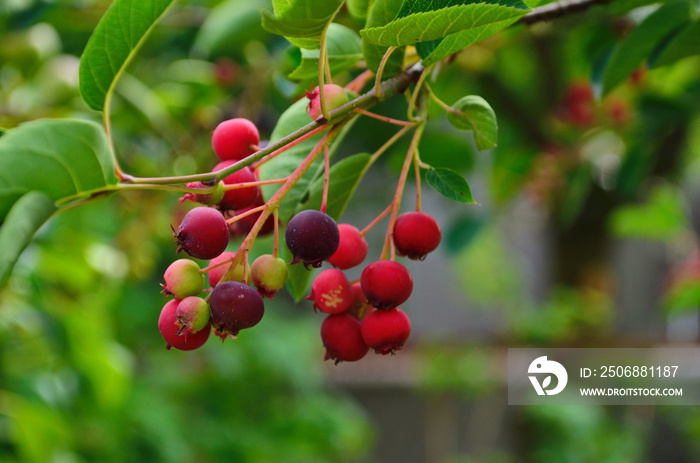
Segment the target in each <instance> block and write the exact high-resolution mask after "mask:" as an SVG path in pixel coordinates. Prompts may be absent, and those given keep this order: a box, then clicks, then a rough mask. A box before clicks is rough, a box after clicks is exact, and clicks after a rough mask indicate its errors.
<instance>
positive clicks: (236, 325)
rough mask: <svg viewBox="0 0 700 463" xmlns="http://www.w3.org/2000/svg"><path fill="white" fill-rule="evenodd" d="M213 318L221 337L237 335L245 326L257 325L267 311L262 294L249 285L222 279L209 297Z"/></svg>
mask: <svg viewBox="0 0 700 463" xmlns="http://www.w3.org/2000/svg"><path fill="white" fill-rule="evenodd" d="M209 305H210V306H211V320H212V324H213V325H214V328H215V329H216V332H217V335H218V336H220V337H221V339H226V337H227V336H230V337H235V336H237V335H238V332H239V331H240V330H242V329H245V328H251V327H253V326H255V325H257V324H258V323H259V322H260V320H262V317H263V315H264V313H265V304H264V302H263V299H262V296H260V294H258V292H257V291H256V290H255V289H254V288H251V287H250V286H248V285H244V284H243V283H239V282H237V281H222V282H221V283H219V284H218V285H216V287H215V288H214V289H213V290H212V292H211V296H210V297H209Z"/></svg>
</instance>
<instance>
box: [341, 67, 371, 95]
mask: <svg viewBox="0 0 700 463" xmlns="http://www.w3.org/2000/svg"><path fill="white" fill-rule="evenodd" d="M373 74H374V73H373V72H372V71H371V70H370V69H367V70H366V71H364V72H363V73H362V74H360V75H359V76H357V77H355V78H354V79H353V80H352V81H351V82H350V83H349V84H347V85H346V86H345V90H349V91H351V92H355V93H360V91H362V89H363V88H364V86H365V84H367V81H369V80H370V79H371V78H372V75H373Z"/></svg>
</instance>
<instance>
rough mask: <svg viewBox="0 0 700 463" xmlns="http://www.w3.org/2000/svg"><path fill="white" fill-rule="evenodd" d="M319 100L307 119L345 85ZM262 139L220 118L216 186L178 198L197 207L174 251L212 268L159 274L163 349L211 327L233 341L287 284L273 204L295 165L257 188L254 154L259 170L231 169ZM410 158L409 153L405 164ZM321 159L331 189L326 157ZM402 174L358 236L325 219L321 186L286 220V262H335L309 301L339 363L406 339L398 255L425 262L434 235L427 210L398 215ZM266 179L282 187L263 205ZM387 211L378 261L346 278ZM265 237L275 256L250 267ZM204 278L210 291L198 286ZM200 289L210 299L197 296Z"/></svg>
mask: <svg viewBox="0 0 700 463" xmlns="http://www.w3.org/2000/svg"><path fill="white" fill-rule="evenodd" d="M324 94H325V95H326V97H327V100H326V105H325V106H326V107H325V108H324V109H323V110H322V109H321V106H322V105H321V104H320V101H319V98H320V92H319V89H318V87H317V88H316V89H314V90H313V91H312V92H309V93H308V94H307V96H308V98H309V100H310V102H309V105H308V108H307V111H308V113H309V115H310V116H311V117H312V118H313V119H314V120H315V119H317V118H320V117H322V116H323V115H324V114H323V111H332V110H333V109H336V108H338V107H339V106H341V105H343V104H344V103H345V102H347V95H346V93H345V90H344V89H343V88H342V87H339V86H336V85H326V86H325V87H324ZM259 142H260V138H259V135H258V131H257V129H256V127H255V125H254V124H253V123H252V122H250V121H248V120H246V119H231V120H228V121H224V122H222V123H221V124H220V125H219V126H218V127H217V128H216V130H214V133H213V136H212V147H213V149H214V152H215V153H216V155H217V156H218V158H219V161H220V162H219V164H217V165H216V166H215V167H214V170H213V171H212V172H214V173H216V174H217V175H216V178H219V179H221V181H219V182H218V183H217V182H210V183H206V182H205V183H202V182H196V183H188V184H187V185H186V187H187V193H186V194H185V195H184V196H182V197H181V198H180V199H181V201H180V203H181V204H182V203H184V202H185V201H187V200H192V201H195V202H199V203H202V204H203V206H198V207H194V208H193V209H191V210H190V211H189V212H188V213H187V214H186V215H185V216H184V218H183V220H182V222H181V223H180V225H179V227H178V228H177V229H176V230H174V237H175V242H176V245H177V251H178V252H180V251H184V252H185V253H186V254H188V255H189V256H191V257H193V258H196V259H201V260H209V263H208V265H207V266H206V267H205V268H200V266H199V265H198V264H197V263H196V262H195V261H193V260H189V259H179V260H176V261H175V262H173V263H172V264H171V265H170V267H168V269H167V270H166V272H165V274H164V279H165V283H164V284H163V287H164V290H163V292H164V293H165V294H166V295H167V296H173V297H174V300H171V301H169V302H168V303H166V304H165V306H164V307H163V309H162V312H161V315H160V319H159V321H158V327H159V329H160V332H161V334H162V336H163V338H164V339H165V341H166V342H167V345H168V348H170V347H175V348H176V349H180V350H193V349H196V348H198V347H200V346H202V345H203V344H204V343H205V342H206V341H207V339H208V338H209V336H210V333H211V332H212V330H213V332H214V334H215V335H216V336H219V337H220V338H221V339H222V340H225V339H227V338H228V337H234V338H235V337H236V336H237V335H238V333H239V332H240V331H241V330H243V329H246V328H251V327H253V326H255V325H257V324H258V323H259V322H260V320H261V319H262V317H263V315H264V312H265V304H264V298H266V297H267V298H272V297H274V295H275V294H276V293H277V291H279V290H280V289H281V288H282V287H283V286H284V284H285V283H286V280H287V263H286V262H285V261H284V260H283V259H281V258H280V257H278V247H279V233H278V228H279V227H278V225H279V224H278V216H277V212H276V211H277V208H278V207H279V201H280V198H281V197H282V196H283V195H284V194H286V191H289V189H288V188H291V186H289V187H288V185H292V186H293V183H294V180H295V178H297V179H298V176H299V175H301V174H303V171H301V169H302V166H300V167H299V168H298V170H297V171H295V173H292V174H290V176H289V177H287V178H285V179H280V180H279V181H267V182H262V181H260V180H259V177H258V173H257V167H258V166H259V165H260V163H261V162H264V161H260V158H258V161H260V162H258V161H256V162H258V163H257V164H255V163H250V162H247V163H245V164H247V165H246V166H245V167H242V168H240V166H238V167H239V168H238V169H237V170H234V169H231V168H230V167H232V166H233V165H234V164H236V163H238V162H239V161H241V160H242V159H245V158H247V157H248V156H250V155H252V154H253V153H255V152H256V151H257V150H258V149H259V146H258V145H259ZM324 147H325V148H326V149H325V152H326V153H327V151H328V150H327V146H326V145H324V144H323V141H322V142H321V143H320V144H319V145H317V148H315V150H314V151H312V153H310V154H309V158H308V159H309V161H308V163H307V162H306V161H305V163H306V164H305V165H310V164H311V162H312V161H313V159H314V158H313V156H314V153H320V151H321V150H323V149H324ZM326 156H327V154H326ZM413 156H414V153H413V152H411V153H409V155H408V157H407V159H409V160H411V159H413ZM254 159H255V158H254ZM325 160H326V163H325V165H326V170H325V172H324V173H325V176H326V178H325V180H326V183H328V182H327V180H328V176H329V175H330V174H329V171H328V168H327V165H328V163H327V161H328V159H327V158H326V159H325ZM302 165H304V163H302ZM404 170H405V169H404ZM295 175H297V177H295ZM403 178H404V180H403V181H401V180H400V182H399V187H398V188H397V191H398V193H397V195H396V196H395V198H394V201H392V204H391V205H390V206H389V208H387V209H386V210H385V211H384V212H382V213H381V214H380V215H379V216H378V217H377V218H376V219H375V220H374V221H373V222H372V223H371V224H370V225H368V226H367V227H366V228H365V229H364V230H362V231H360V230H359V229H358V228H357V227H355V226H353V225H351V224H348V223H341V224H339V225H338V224H337V223H336V222H335V220H334V219H333V218H332V217H330V216H329V215H328V214H326V211H325V205H326V203H327V195H328V190H327V189H324V192H323V195H324V196H323V202H322V205H321V207H320V210H304V211H302V212H299V213H297V214H296V215H294V216H293V217H292V218H291V219H290V220H289V222H288V223H287V224H286V229H285V233H284V239H285V243H286V245H287V247H288V248H289V250H290V252H291V254H292V256H293V259H292V261H291V263H290V265H292V264H302V265H304V266H305V267H306V268H307V269H310V268H319V267H321V266H322V265H323V262H328V263H329V264H330V265H332V266H333V268H327V269H324V270H323V271H321V272H320V273H319V274H318V275H317V276H316V278H315V279H314V281H313V283H312V285H311V294H310V295H309V296H308V298H307V299H310V300H312V301H313V305H314V308H315V309H316V310H320V311H321V312H324V313H326V314H327V317H326V318H325V319H324V321H323V323H322V324H321V340H322V343H323V345H324V347H325V349H326V354H325V358H326V359H333V360H335V362H336V364H337V363H338V362H341V361H348V362H349V361H357V360H359V359H361V358H362V357H364V356H365V355H366V354H367V352H368V351H369V350H370V349H373V350H374V351H375V352H377V353H379V354H389V353H391V354H393V353H395V352H396V351H398V350H400V349H401V348H402V347H403V345H404V343H405V342H406V340H407V339H408V337H409V335H410V332H411V324H410V321H409V319H408V316H407V315H406V314H405V313H404V312H403V311H402V310H401V309H400V308H399V306H400V305H401V304H403V303H404V302H406V300H408V298H409V297H410V295H411V292H412V291H413V278H412V277H411V274H410V273H409V271H408V269H406V267H405V266H403V265H402V264H401V263H399V262H397V261H396V256H397V255H398V256H405V257H407V258H409V259H414V260H422V259H424V258H425V256H426V254H428V253H430V252H432V251H433V250H434V249H436V248H437V246H438V244H439V243H440V239H441V232H440V227H439V226H438V224H437V222H436V221H435V219H433V218H432V217H431V216H430V215H428V214H426V213H424V212H420V211H415V212H406V213H404V214H401V215H398V209H399V205H400V202H401V195H400V193H401V192H402V190H403V184H404V183H405V176H404V177H403ZM271 182H276V183H284V185H283V186H281V187H280V189H279V190H278V192H277V193H276V194H274V195H273V196H272V198H270V200H269V201H265V199H264V198H263V195H262V190H261V188H260V186H261V185H262V184H265V183H268V184H269V183H271ZM419 208H420V201H419V198H418V201H417V209H419ZM389 212H391V219H390V222H389V226H388V227H387V233H386V238H385V247H384V249H383V250H382V253H381V256H380V258H379V260H376V261H374V262H371V263H370V264H368V265H366V266H365V267H364V269H363V271H362V275H361V278H359V279H358V280H357V281H352V282H351V281H348V278H347V277H346V275H345V273H344V272H343V271H344V270H347V269H350V268H353V267H356V266H358V265H360V264H361V263H362V262H363V261H364V260H365V258H366V257H367V254H368V246H367V242H366V240H365V238H364V235H365V234H366V233H367V232H368V231H369V230H370V229H371V228H372V227H374V225H376V224H377V223H378V222H379V221H380V220H381V219H382V218H383V217H384V216H386V215H387V214H388V213H389ZM266 233H274V249H273V253H272V254H264V255H262V256H260V257H258V258H257V259H255V261H254V262H253V263H252V265H248V254H249V252H250V249H251V246H252V245H253V242H254V240H255V238H256V237H257V236H260V235H261V234H266ZM241 236H245V238H244V239H243V242H242V243H241V244H240V246H239V248H238V250H237V251H236V252H231V251H226V249H227V247H228V245H229V241H230V239H231V237H241ZM205 276H206V278H205ZM205 282H208V286H209V288H205ZM205 292H206V293H208V294H207V295H206V296H205V297H202V296H203V293H205Z"/></svg>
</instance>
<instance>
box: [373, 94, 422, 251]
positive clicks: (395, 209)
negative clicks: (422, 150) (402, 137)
mask: <svg viewBox="0 0 700 463" xmlns="http://www.w3.org/2000/svg"><path fill="white" fill-rule="evenodd" d="M421 93H423V92H421ZM423 129H425V123H423V122H421V123H420V124H418V126H417V127H416V131H415V132H414V133H413V137H412V138H411V144H410V146H409V147H408V152H407V153H406V159H405V160H404V162H403V167H402V168H401V173H400V174H399V182H398V184H397V185H396V193H394V199H393V200H392V201H391V205H390V208H391V216H390V217H389V225H388V226H387V229H386V236H385V238H384V246H383V247H382V253H381V257H380V259H386V256H387V253H388V252H389V250H390V249H393V247H392V246H393V243H392V235H393V232H394V224H395V223H396V217H397V216H398V213H399V208H400V207H401V198H402V197H403V191H404V188H405V187H406V179H407V178H408V171H409V169H410V167H411V165H412V163H413V158H414V154H415V152H416V150H417V149H418V143H419V142H420V139H421V136H422V135H423ZM394 257H395V256H394V251H393V250H392V260H393V259H394Z"/></svg>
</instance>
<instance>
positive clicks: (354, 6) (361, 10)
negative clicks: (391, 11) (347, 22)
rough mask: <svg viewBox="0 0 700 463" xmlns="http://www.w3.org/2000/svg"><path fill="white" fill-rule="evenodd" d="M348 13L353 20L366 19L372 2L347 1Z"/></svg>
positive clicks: (362, 0) (360, 0)
mask: <svg viewBox="0 0 700 463" xmlns="http://www.w3.org/2000/svg"><path fill="white" fill-rule="evenodd" d="M345 3H346V5H347V7H348V13H350V15H351V16H352V17H353V18H357V19H365V18H366V17H367V11H368V10H369V7H370V0H347V1H346V2H345Z"/></svg>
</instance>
